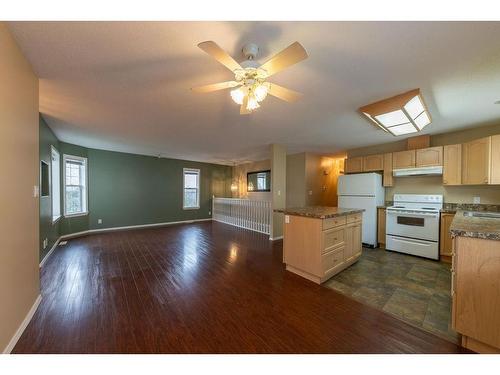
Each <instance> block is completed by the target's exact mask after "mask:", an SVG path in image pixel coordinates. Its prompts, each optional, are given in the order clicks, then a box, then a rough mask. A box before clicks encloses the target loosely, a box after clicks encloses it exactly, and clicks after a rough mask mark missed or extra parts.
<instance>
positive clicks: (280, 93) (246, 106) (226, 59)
mask: <svg viewBox="0 0 500 375" xmlns="http://www.w3.org/2000/svg"><path fill="white" fill-rule="evenodd" d="M198 47H200V48H201V49H202V50H203V51H205V52H206V53H208V54H209V55H210V56H212V57H213V58H214V59H216V60H217V61H218V62H220V63H221V64H222V65H224V66H225V67H226V68H228V69H229V70H231V71H232V72H233V73H234V80H233V81H226V82H220V83H214V84H212V85H205V86H198V87H193V88H192V89H191V90H193V91H194V92H200V93H205V92H212V91H218V90H224V89H230V88H232V89H233V90H231V98H232V99H233V101H234V102H235V103H236V104H239V105H240V106H241V107H240V114H242V115H246V114H249V113H251V112H252V111H254V110H256V109H257V108H259V107H260V105H259V103H260V102H262V101H263V100H264V99H265V98H266V96H267V94H270V95H273V96H275V97H277V98H279V99H281V100H285V101H287V102H294V101H296V100H297V99H299V98H300V97H301V96H302V94H300V93H298V92H297V91H293V90H290V89H287V88H285V87H282V86H279V85H277V84H275V83H271V82H267V79H268V78H269V77H271V76H272V75H273V74H276V73H278V72H280V71H282V70H283V69H285V68H288V67H289V66H291V65H294V64H296V63H298V62H300V61H302V60H304V59H306V58H307V57H308V56H307V52H306V50H305V49H304V47H302V45H301V44H300V43H299V42H295V43H292V44H291V45H289V46H288V47H287V48H285V49H284V50H283V51H281V52H280V53H278V54H276V55H274V56H273V57H272V58H270V59H269V60H267V61H266V62H265V63H264V64H262V65H260V64H259V63H258V62H256V61H255V60H254V59H255V56H257V53H258V52H259V47H258V46H257V45H256V44H253V43H249V44H246V45H245V46H244V47H243V49H242V52H243V55H244V56H245V58H246V60H245V61H243V62H242V63H241V64H239V63H237V62H236V60H234V59H233V58H232V57H231V56H230V55H229V54H228V53H227V52H226V51H224V50H223V49H222V48H220V47H219V46H218V45H217V43H215V42H212V41H207V42H202V43H200V44H198Z"/></svg>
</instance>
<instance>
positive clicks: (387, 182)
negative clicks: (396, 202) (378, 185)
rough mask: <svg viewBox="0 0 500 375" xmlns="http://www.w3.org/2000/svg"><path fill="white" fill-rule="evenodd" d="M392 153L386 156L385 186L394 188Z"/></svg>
mask: <svg viewBox="0 0 500 375" xmlns="http://www.w3.org/2000/svg"><path fill="white" fill-rule="evenodd" d="M392 179H393V177H392V153H387V154H384V182H383V184H384V186H392V183H393V182H392Z"/></svg>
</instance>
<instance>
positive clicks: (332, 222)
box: [323, 216, 346, 230]
mask: <svg viewBox="0 0 500 375" xmlns="http://www.w3.org/2000/svg"><path fill="white" fill-rule="evenodd" d="M345 223H346V217H345V216H340V217H332V218H331V219H325V220H323V230H326V229H330V228H333V227H338V226H339V225H344V224H345Z"/></svg>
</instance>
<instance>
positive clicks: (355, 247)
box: [344, 221, 362, 263]
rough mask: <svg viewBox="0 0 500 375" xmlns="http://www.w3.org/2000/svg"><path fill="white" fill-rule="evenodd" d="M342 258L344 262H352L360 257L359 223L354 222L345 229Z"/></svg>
mask: <svg viewBox="0 0 500 375" xmlns="http://www.w3.org/2000/svg"><path fill="white" fill-rule="evenodd" d="M345 238H346V242H345V249H344V258H345V261H346V262H348V263H349V262H351V261H354V260H355V259H357V258H359V257H360V256H361V249H362V246H361V222H360V221H358V222H354V223H351V224H348V225H347V226H346V227H345Z"/></svg>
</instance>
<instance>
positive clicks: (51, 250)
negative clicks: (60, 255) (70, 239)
mask: <svg viewBox="0 0 500 375" xmlns="http://www.w3.org/2000/svg"><path fill="white" fill-rule="evenodd" d="M59 241H61V237H59V238H58V239H57V240H56V242H54V245H52V248H51V249H50V250H49V252H48V253H47V254H45V256H44V257H43V259H42V261H41V262H40V264H39V267H40V268H42V267H43V265H44V264H45V262H46V261H47V259H49V257H50V255H51V254H52V252H53V251H54V250H55V249H56V247H57V245H59Z"/></svg>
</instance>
